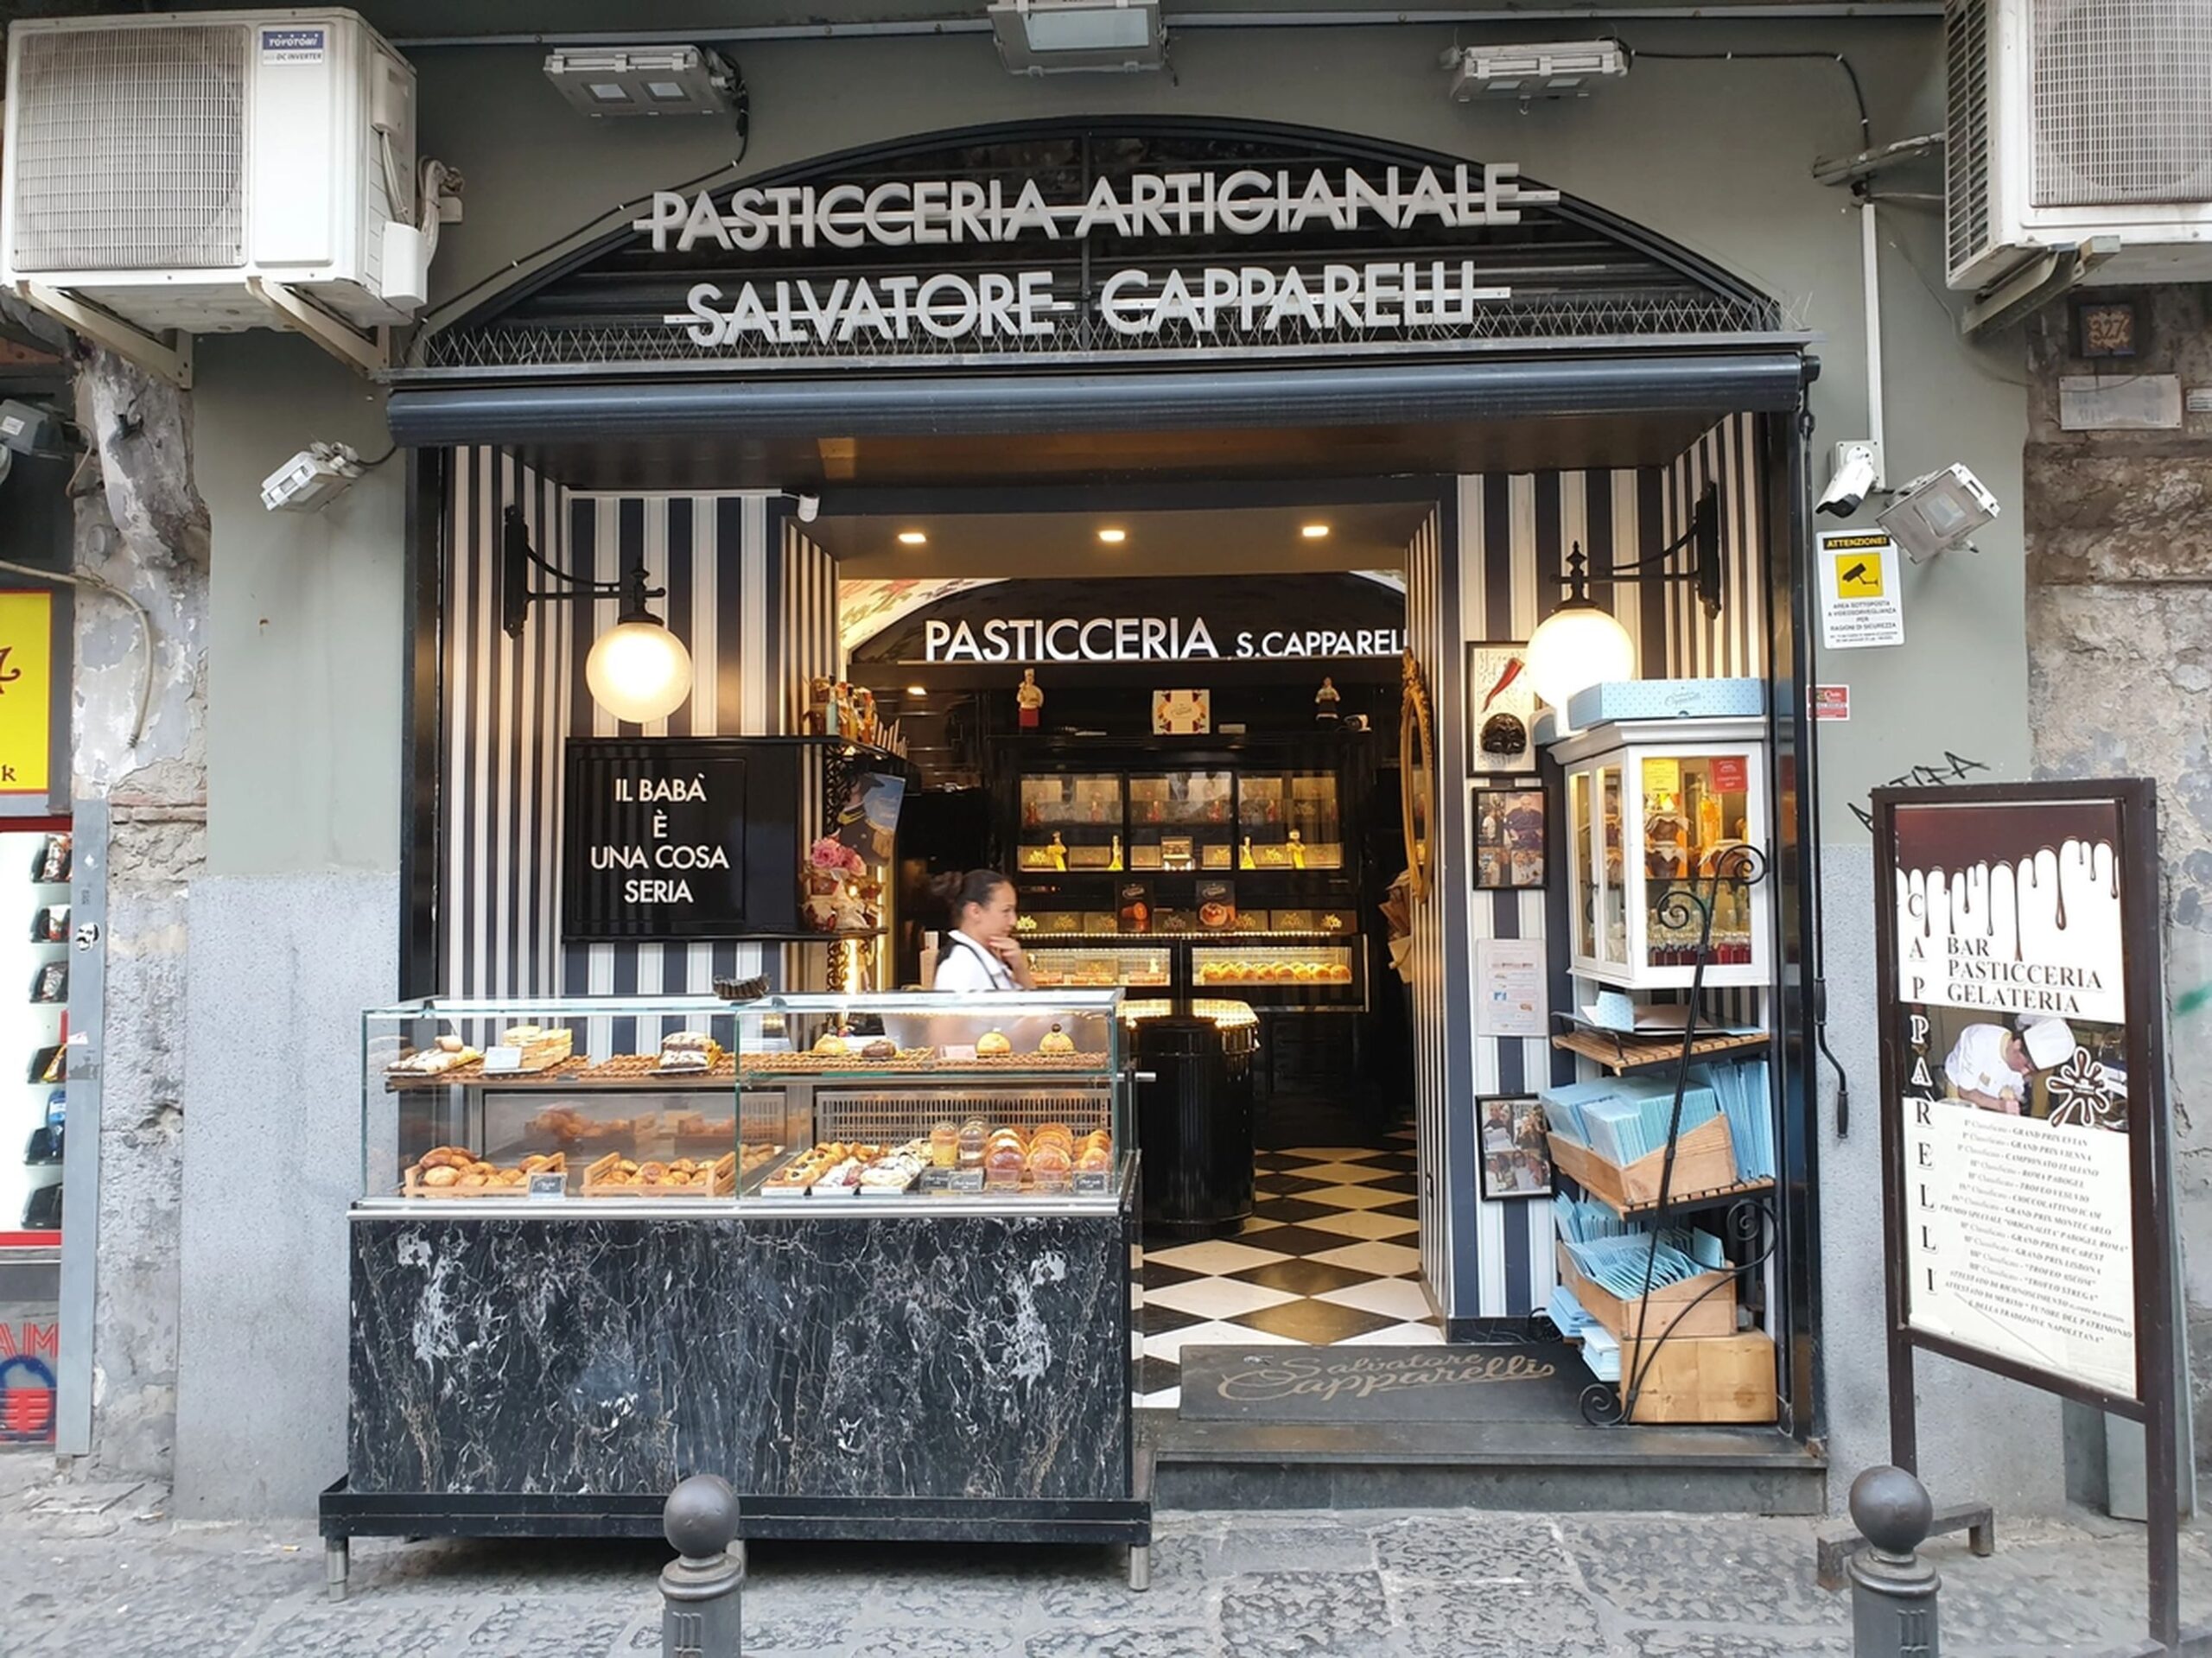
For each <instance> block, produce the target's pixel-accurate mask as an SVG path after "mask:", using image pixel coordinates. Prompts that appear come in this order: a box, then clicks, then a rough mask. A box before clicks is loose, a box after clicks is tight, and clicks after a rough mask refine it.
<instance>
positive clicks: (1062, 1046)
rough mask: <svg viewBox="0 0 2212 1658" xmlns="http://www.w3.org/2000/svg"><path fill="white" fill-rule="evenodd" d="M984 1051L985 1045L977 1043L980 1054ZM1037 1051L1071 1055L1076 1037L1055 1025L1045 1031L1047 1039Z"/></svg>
mask: <svg viewBox="0 0 2212 1658" xmlns="http://www.w3.org/2000/svg"><path fill="white" fill-rule="evenodd" d="M982 1051H983V1045H982V1043H980V1042H978V1043H977V1044H976V1052H977V1053H978V1054H980V1053H982ZM1037 1051H1038V1052H1039V1053H1046V1054H1056V1055H1060V1056H1064V1057H1065V1056H1067V1055H1071V1054H1072V1053H1074V1052H1075V1039H1074V1038H1073V1037H1071V1036H1070V1035H1069V1034H1068V1033H1067V1032H1065V1031H1064V1030H1062V1029H1061V1028H1060V1027H1059V1026H1057V1025H1055V1026H1052V1029H1051V1030H1049V1031H1047V1032H1045V1039H1044V1040H1043V1041H1041V1042H1039V1044H1038V1045H1037Z"/></svg>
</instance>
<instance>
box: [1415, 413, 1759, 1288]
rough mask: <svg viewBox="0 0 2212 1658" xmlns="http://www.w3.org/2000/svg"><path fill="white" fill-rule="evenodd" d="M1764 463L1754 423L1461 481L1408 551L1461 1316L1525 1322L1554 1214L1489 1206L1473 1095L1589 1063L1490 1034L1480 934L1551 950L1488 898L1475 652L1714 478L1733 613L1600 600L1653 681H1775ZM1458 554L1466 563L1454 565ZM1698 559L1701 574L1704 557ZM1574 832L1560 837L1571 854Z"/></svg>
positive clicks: (1521, 1204)
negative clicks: (1478, 883) (1480, 867)
mask: <svg viewBox="0 0 2212 1658" xmlns="http://www.w3.org/2000/svg"><path fill="white" fill-rule="evenodd" d="M1757 456H1758V450H1757V448H1756V444H1755V426H1754V422H1753V420H1752V417H1751V416H1737V417H1733V418H1731V419H1729V420H1727V421H1724V422H1721V423H1720V424H1719V425H1718V426H1716V427H1714V428H1713V429H1712V430H1711V431H1709V432H1707V434H1706V435H1705V436H1704V437H1703V438H1701V439H1700V441H1698V442H1697V443H1696V444H1694V445H1693V446H1692V447H1691V448H1690V449H1689V450H1688V452H1687V453H1686V454H1683V455H1681V457H1680V458H1679V459H1677V460H1676V461H1675V463H1674V464H1673V465H1671V466H1669V467H1641V468H1637V469H1634V470H1619V471H1589V472H1541V473H1519V474H1515V475H1512V476H1497V475H1491V476H1482V477H1470V478H1462V479H1460V480H1459V483H1458V489H1457V492H1456V496H1455V498H1454V499H1452V500H1451V501H1448V502H1446V503H1445V504H1444V505H1443V506H1442V507H1441V508H1440V511H1439V513H1438V515H1437V517H1436V518H1433V519H1431V520H1430V522H1429V524H1428V525H1427V526H1426V527H1425V528H1424V529H1423V530H1422V531H1421V534H1420V535H1419V536H1417V537H1415V538H1414V542H1413V543H1412V545H1411V546H1410V547H1409V549H1408V572H1407V608H1408V638H1409V640H1411V641H1412V643H1413V646H1414V653H1415V655H1416V656H1417V657H1419V658H1420V660H1421V666H1422V670H1423V675H1424V677H1425V678H1426V680H1427V684H1428V687H1429V695H1430V697H1431V699H1432V701H1433V703H1434V705H1435V721H1434V723H1435V741H1436V746H1437V780H1438V800H1437V816H1438V824H1437V856H1438V864H1439V867H1438V869H1437V872H1436V874H1435V888H1436V893H1437V899H1436V902H1435V903H1434V904H1433V905H1429V906H1427V913H1426V914H1424V915H1423V916H1421V918H1420V919H1419V922H1418V924H1417V926H1416V930H1415V936H1414V962H1415V978H1414V984H1413V987H1412V989H1413V996H1414V1009H1415V1019H1416V1021H1417V1023H1416V1030H1417V1036H1416V1041H1417V1043H1418V1051H1417V1052H1416V1055H1415V1070H1414V1075H1415V1093H1416V1099H1417V1102H1418V1110H1419V1123H1420V1130H1421V1153H1422V1158H1421V1162H1422V1170H1423V1173H1422V1194H1421V1204H1422V1208H1421V1252H1422V1265H1423V1269H1424V1271H1425V1273H1426V1274H1427V1279H1428V1282H1429V1284H1430V1286H1431V1288H1432V1290H1433V1293H1434V1294H1435V1295H1436V1298H1437V1300H1438V1303H1439V1305H1440V1306H1441V1307H1442V1308H1443V1309H1444V1310H1445V1312H1446V1313H1447V1315H1448V1316H1450V1317H1452V1318H1519V1317H1522V1316H1524V1315H1525V1314H1527V1313H1528V1312H1529V1311H1530V1310H1531V1309H1532V1308H1535V1307H1541V1305H1544V1303H1545V1301H1546V1300H1547V1299H1548V1298H1549V1296H1550V1293H1551V1288H1552V1285H1553V1283H1554V1271H1553V1259H1552V1251H1551V1247H1550V1240H1551V1236H1552V1228H1551V1217H1550V1213H1549V1211H1548V1209H1547V1208H1546V1206H1545V1205H1544V1204H1541V1203H1538V1202H1530V1201H1525V1200H1522V1201H1513V1202H1506V1203H1485V1202H1483V1201H1482V1200H1481V1199H1480V1197H1479V1196H1478V1188H1477V1184H1476V1173H1475V1167H1476V1161H1477V1158H1476V1147H1477V1141H1476V1133H1475V1122H1476V1115H1475V1102H1476V1101H1478V1100H1479V1099H1481V1098H1484V1097H1485V1096H1492V1095H1500V1094H1504V1095H1512V1094H1522V1093H1531V1092H1534V1091H1535V1089H1540V1088H1541V1087H1544V1086H1545V1085H1546V1084H1548V1083H1552V1082H1554V1081H1558V1082H1566V1081H1571V1080H1573V1077H1574V1075H1575V1064H1576V1062H1575V1060H1574V1059H1573V1056H1571V1055H1568V1054H1564V1053H1560V1052H1557V1051H1554V1050H1553V1048H1552V1046H1551V1045H1550V1043H1549V1041H1548V1040H1547V1039H1525V1040H1522V1039H1515V1040H1498V1039H1490V1038H1478V1037H1476V1036H1475V1034H1474V1028H1475V1026H1474V1013H1473V1004H1472V995H1471V986H1472V983H1473V980H1474V973H1475V956H1476V952H1477V950H1478V948H1479V945H1480V943H1481V941H1482V940H1484V939H1486V938H1541V937H1545V936H1546V916H1545V908H1546V905H1545V895H1544V894H1543V893H1533V892H1532V893H1488V892H1477V891H1475V890H1474V887H1473V882H1472V880H1471V870H1472V867H1473V863H1474V845H1473V816H1474V814H1473V812H1472V810H1471V804H1472V803H1471V785H1470V784H1469V782H1468V781H1467V776H1466V767H1465V754H1466V740H1467V734H1466V727H1465V710H1466V686H1465V672H1466V645H1467V644H1468V642H1470V641H1507V640H1525V639H1527V638H1529V635H1530V634H1531V633H1532V632H1535V626H1536V624H1537V623H1538V622H1539V621H1541V619H1543V618H1544V617H1545V616H1547V615H1548V614H1549V613H1551V612H1552V611H1553V610H1554V608H1556V607H1557V606H1558V604H1559V602H1560V600H1561V599H1562V598H1563V597H1565V594H1566V587H1565V582H1566V575H1567V556H1568V553H1569V550H1570V549H1572V548H1573V546H1574V545H1575V544H1576V543H1580V545H1581V547H1582V549H1583V551H1584V552H1585V553H1586V554H1587V555H1588V556H1589V557H1590V560H1591V562H1592V565H1593V566H1596V567H1604V566H1607V565H1618V564H1625V563H1628V562H1631V561H1633V560H1636V559H1639V558H1643V557H1646V556H1649V555H1650V554H1653V553H1656V552H1657V551H1658V550H1659V549H1661V548H1662V547H1664V546H1666V545H1667V544H1668V543H1669V542H1671V541H1673V540H1674V539H1675V537H1677V536H1678V535H1681V533H1682V532H1683V531H1684V530H1687V529H1688V527H1689V524H1690V514H1691V511H1692V509H1693V508H1694V506H1695V505H1696V502H1697V499H1698V497H1699V495H1700V493H1701V492H1703V490H1704V488H1705V486H1706V485H1707V483H1708V482H1711V483H1712V484H1713V485H1714V486H1716V488H1717V490H1718V492H1719V504H1720V535H1721V546H1722V556H1723V560H1724V562H1725V565H1726V586H1725V588H1724V591H1723V594H1722V606H1721V613H1720V615H1719V617H1718V618H1714V619H1708V618H1707V616H1706V615H1705V613H1704V612H1703V610H1702V609H1701V608H1700V606H1699V603H1698V600H1697V594H1696V591H1695V589H1694V587H1692V586H1690V585H1689V584H1688V583H1681V582H1641V583H1635V584H1630V583H1626V582H1618V583H1615V582H1603V583H1598V584H1595V585H1594V586H1593V587H1592V591H1591V596H1592V598H1593V599H1594V600H1597V602H1598V603H1599V604H1601V605H1603V606H1605V607H1606V608H1608V609H1610V610H1611V612H1612V613H1614V615H1615V616H1616V617H1618V619H1619V620H1620V622H1621V624H1622V626H1624V627H1625V628H1626V629H1627V631H1628V632H1629V635H1630V638H1633V639H1634V640H1635V641H1636V645H1637V671H1638V672H1639V673H1640V674H1641V675H1642V676H1643V677H1645V678H1648V679H1656V678H1669V677H1682V678H1690V677H1722V676H1740V677H1754V678H1763V677H1765V674H1766V657H1765V641H1766V639H1767V637H1768V633H1767V627H1768V620H1769V619H1768V616H1767V603H1766V594H1767V585H1766V548H1765V547H1764V542H1763V533H1764V532H1763V525H1764V517H1763V509H1762V490H1763V481H1762V480H1761V479H1760V477H1759V475H1758V473H1759V467H1758V459H1757ZM1447 547H1448V548H1451V549H1453V550H1454V551H1455V553H1456V556H1454V557H1446V556H1445V549H1446V548H1447ZM1682 558H1683V561H1684V563H1685V565H1686V564H1687V561H1688V554H1687V553H1685V554H1684V555H1682ZM1553 804H1554V810H1558V807H1559V803H1558V802H1556V801H1554V803H1553ZM1562 838H1563V837H1561V836H1560V835H1558V833H1557V832H1556V826H1555V831H1554V846H1557V845H1559V844H1560V843H1561V840H1562ZM1560 965H1561V963H1559V962H1554V968H1558V967H1559V966H1560ZM1555 976H1556V975H1555Z"/></svg>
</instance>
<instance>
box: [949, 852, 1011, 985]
mask: <svg viewBox="0 0 2212 1658" xmlns="http://www.w3.org/2000/svg"><path fill="white" fill-rule="evenodd" d="M930 891H931V893H935V894H936V895H937V896H938V898H941V899H944V907H945V909H946V910H947V911H948V912H950V919H951V922H952V931H951V932H950V933H949V934H947V935H946V937H945V941H944V948H943V949H942V950H938V954H937V981H936V983H935V985H934V986H933V987H932V988H935V989H938V990H956V991H970V992H972V991H982V990H1034V989H1035V988H1037V981H1036V980H1035V979H1033V978H1032V977H1031V976H1030V973H1029V962H1028V961H1027V958H1025V957H1024V956H1023V955H1022V953H1021V946H1020V944H1019V943H1016V942H1015V939H1014V918H1015V915H1016V914H1017V909H1016V905H1015V903H1014V883H1013V882H1012V881H1010V880H1007V878H1006V877H1005V876H1004V875H1001V873H999V872H998V871H997V870H995V869H971V870H969V872H968V873H966V874H964V875H963V874H957V873H956V874H950V875H939V876H938V878H937V879H936V880H933V881H931V883H930Z"/></svg>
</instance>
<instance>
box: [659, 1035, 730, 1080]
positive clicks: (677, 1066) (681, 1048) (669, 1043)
mask: <svg viewBox="0 0 2212 1658" xmlns="http://www.w3.org/2000/svg"><path fill="white" fill-rule="evenodd" d="M721 1057H722V1048H721V1043H719V1042H717V1041H715V1039H714V1038H712V1037H711V1036H709V1035H707V1034H706V1033H705V1032H701V1031H677V1032H673V1033H672V1034H671V1035H669V1036H666V1037H664V1038H662V1039H661V1045H660V1062H659V1064H657V1065H655V1066H654V1067H653V1070H654V1072H655V1074H656V1075H658V1076H662V1077H703V1076H705V1075H706V1074H707V1073H708V1072H709V1071H710V1070H713V1069H714V1068H715V1062H716V1061H717V1060H719V1059H720V1058H721Z"/></svg>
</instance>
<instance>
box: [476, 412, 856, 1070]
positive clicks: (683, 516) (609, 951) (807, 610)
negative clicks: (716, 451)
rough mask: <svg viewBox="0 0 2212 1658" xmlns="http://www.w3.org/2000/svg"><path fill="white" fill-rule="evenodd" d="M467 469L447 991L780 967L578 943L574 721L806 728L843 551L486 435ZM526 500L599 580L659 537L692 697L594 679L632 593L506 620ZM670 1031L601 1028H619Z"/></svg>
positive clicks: (833, 635)
mask: <svg viewBox="0 0 2212 1658" xmlns="http://www.w3.org/2000/svg"><path fill="white" fill-rule="evenodd" d="M451 475H452V478H453V480H454V482H453V488H452V500H451V504H450V521H449V524H448V542H447V546H448V569H447V570H446V572H445V579H446V582H447V594H448V603H447V607H446V628H445V637H444V639H443V643H442V668H443V672H444V680H445V702H444V718H443V722H442V723H443V749H444V753H443V757H442V778H443V785H444V798H443V802H442V810H443V823H442V833H443V842H444V848H445V851H444V857H443V859H442V868H441V882H440V897H441V903H440V905H439V915H440V922H441V926H440V959H441V962H442V967H443V986H442V988H443V990H444V992H445V994H448V995H452V996H467V997H514V996H521V997H529V996H547V995H561V996H583V995H630V994H650V993H653V992H660V991H666V992H684V993H702V994H703V993H705V992H708V991H710V990H711V989H712V988H713V981H714V980H715V978H716V977H717V976H726V975H731V974H747V973H753V972H761V971H766V972H770V973H772V974H773V973H777V972H779V971H780V970H781V965H782V964H781V960H780V957H781V952H780V951H768V952H765V953H764V951H763V950H761V949H760V947H757V946H752V945H741V944H736V943H719V942H718V943H692V944H654V943H595V944H564V943H563V942H562V939H561V918H560V899H561V894H560V881H559V869H560V860H559V858H558V856H557V848H559V847H560V845H561V832H562V805H563V802H562V756H563V746H564V745H565V743H566V741H567V740H568V738H569V737H570V736H571V735H574V736H579V737H592V736H598V737H618V736H621V737H627V736H652V737H658V736H676V737H683V736H700V737H708V736H721V735H748V736H760V735H776V734H787V733H791V732H795V731H797V730H798V728H799V722H800V720H801V717H802V716H803V715H804V699H805V692H804V687H805V684H806V682H807V680H808V678H809V677H811V676H812V675H814V674H817V673H829V674H832V675H835V674H837V673H839V672H841V671H842V661H843V657H842V650H841V647H840V646H839V644H838V639H837V588H836V566H835V564H834V562H833V561H832V560H831V559H830V558H829V555H828V554H826V553H824V552H823V550H822V549H821V548H820V547H818V546H817V545H816V543H814V542H813V541H812V540H811V539H810V538H809V537H807V536H806V535H805V534H804V531H803V530H802V529H801V527H800V526H799V525H798V523H797V522H796V521H793V520H791V519H790V518H787V517H785V514H784V513H783V512H782V511H780V510H779V507H778V504H777V503H774V502H772V501H769V500H766V499H761V498H760V497H758V496H741V495H711V494H708V495H691V494H667V495H603V494H583V493H578V492H572V491H569V490H567V489H564V488H562V487H560V486H556V485H553V484H550V483H548V482H546V481H545V480H541V479H539V478H538V477H537V476H536V475H535V474H534V473H532V472H531V470H530V468H528V467H524V466H522V465H521V464H519V463H518V462H517V461H515V460H513V459H512V457H510V456H507V455H504V454H499V453H498V452H497V451H494V450H491V449H483V448H473V449H465V450H461V451H458V452H456V453H455V454H454V457H453V468H452V474H451ZM509 502H515V503H518V504H519V505H521V506H522V508H523V513H524V521H525V522H526V523H527V524H529V526H530V529H531V544H532V545H533V546H534V547H536V548H537V550H538V551H539V552H540V553H541V554H542V555H543V556H545V557H546V558H547V559H548V560H550V562H553V563H554V564H556V565H557V566H559V567H560V568H561V569H565V570H568V571H570V572H571V573H573V574H575V575H578V576H580V577H582V578H584V579H587V580H595V581H611V580H612V579H613V577H614V576H615V575H617V574H618V573H619V572H620V569H622V567H623V565H624V563H625V562H626V561H628V560H629V559H631V558H632V557H635V556H638V555H639V554H642V555H643V556H644V558H645V569H646V572H647V574H648V575H649V576H650V578H651V580H652V585H653V586H655V587H664V588H667V589H668V596H667V597H666V598H665V599H664V600H656V601H655V603H656V607H657V608H658V611H659V613H660V614H661V615H662V616H663V617H664V619H666V621H667V622H668V625H669V626H670V628H671V630H672V631H673V632H675V634H676V635H677V638H680V639H682V640H683V643H684V646H685V648H686V649H688V650H689V651H690V653H691V659H692V664H693V669H694V672H695V675H696V679H695V683H694V688H693V690H692V694H691V696H690V699H689V700H688V701H686V702H684V704H683V706H682V707H681V708H677V710H676V711H675V712H674V713H672V714H671V715H669V716H668V718H667V719H665V720H663V721H655V722H653V723H652V724H651V725H646V726H638V725H633V724H631V723H628V722H626V721H615V720H614V719H613V718H612V717H610V716H609V715H607V712H606V710H605V709H603V708H601V707H600V706H599V705H598V704H597V703H595V702H593V701H592V698H591V695H590V692H589V691H588V689H587V688H586V686H585V683H584V658H585V657H586V655H587V654H588V651H589V650H590V648H591V642H592V640H593V639H594V638H596V637H597V636H598V634H599V632H601V630H602V629H604V628H607V627H611V626H613V624H614V621H615V615H616V610H617V602H616V600H613V599H606V600H596V601H594V602H591V603H588V604H581V605H575V604H563V605H537V606H533V607H532V608H531V616H530V619H529V621H528V623H527V624H526V625H525V626H524V630H523V634H522V637H521V638H519V639H510V638H507V636H506V635H505V632H502V631H501V630H500V627H499V607H498V599H497V594H496V587H495V578H494V569H495V566H496V562H497V556H498V549H499V524H500V519H501V514H502V511H503V510H504V508H505V506H506V505H507V504H508V503H509ZM815 792H816V793H817V794H818V793H819V791H818V790H817V791H815ZM764 954H765V955H766V959H765V960H764ZM656 1034H657V1033H656V1032H632V1031H626V1030H609V1031H607V1032H601V1031H597V1030H594V1031H593V1032H590V1036H591V1038H592V1039H593V1040H594V1042H599V1041H601V1039H607V1040H611V1041H613V1043H614V1045H616V1046H618V1047H620V1046H621V1045H623V1044H624V1043H626V1042H634V1041H636V1040H639V1039H642V1040H645V1041H646V1042H648V1043H650V1041H651V1040H652V1039H653V1038H654V1037H655V1036H656ZM595 1051H596V1050H595ZM624 1051H628V1050H627V1049H625V1050H624Z"/></svg>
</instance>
